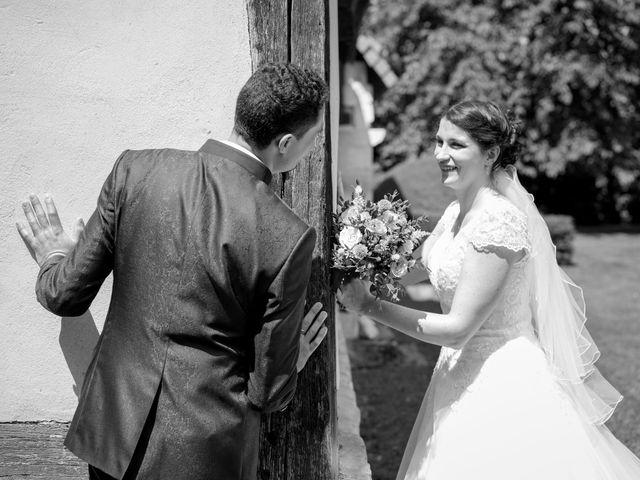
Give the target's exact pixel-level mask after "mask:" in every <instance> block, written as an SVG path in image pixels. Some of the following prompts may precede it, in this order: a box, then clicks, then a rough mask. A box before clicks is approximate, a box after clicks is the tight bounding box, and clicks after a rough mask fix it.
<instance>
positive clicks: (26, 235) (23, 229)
mask: <svg viewBox="0 0 640 480" xmlns="http://www.w3.org/2000/svg"><path fill="white" fill-rule="evenodd" d="M16 228H17V229H18V233H19V234H20V236H21V237H22V240H24V241H25V243H27V242H28V243H29V245H31V242H32V241H33V240H32V239H33V235H32V233H31V231H30V230H29V227H27V226H26V225H25V224H24V223H16Z"/></svg>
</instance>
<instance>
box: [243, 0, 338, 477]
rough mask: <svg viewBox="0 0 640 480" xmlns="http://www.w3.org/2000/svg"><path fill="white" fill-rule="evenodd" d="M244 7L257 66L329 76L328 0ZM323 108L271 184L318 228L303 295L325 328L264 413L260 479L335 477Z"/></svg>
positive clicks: (253, 1)
mask: <svg viewBox="0 0 640 480" xmlns="http://www.w3.org/2000/svg"><path fill="white" fill-rule="evenodd" d="M248 9H249V20H250V21H249V34H250V37H251V40H250V45H251V49H252V52H251V57H252V59H253V66H254V69H255V67H256V66H257V65H259V63H260V62H262V61H263V60H288V61H291V62H292V63H294V64H296V65H301V66H304V67H307V68H312V69H315V70H316V71H318V72H319V73H321V74H322V75H324V78H326V79H327V81H328V79H329V57H328V55H329V53H328V30H327V29H328V11H329V4H328V0H288V1H287V0H284V1H283V0H275V1H264V0H249V1H248ZM283 42H284V43H283ZM265 49H279V50H278V51H276V52H274V51H267V50H265ZM328 108H329V107H328V106H327V112H326V115H325V120H326V126H325V131H324V136H321V138H320V139H319V141H318V142H316V146H315V148H314V149H313V150H312V151H311V153H310V154H309V155H308V156H307V157H306V158H305V159H304V160H303V161H302V162H301V163H300V165H299V166H298V167H297V168H296V169H295V170H294V171H292V172H290V173H289V174H285V175H275V176H274V180H273V181H272V188H273V189H274V191H275V192H276V193H278V194H279V195H280V196H281V198H282V199H283V200H284V201H285V202H287V203H288V204H289V205H291V207H292V208H293V210H294V211H295V212H296V213H297V214H298V215H299V216H300V217H301V218H303V219H304V220H305V221H307V222H308V223H309V224H310V225H312V226H313V227H315V229H316V231H317V233H318V240H317V242H316V248H315V251H314V265H313V270H312V273H311V281H310V284H309V289H308V292H307V301H308V303H309V304H311V303H312V302H316V301H321V302H322V303H323V304H324V306H325V309H326V310H327V312H328V313H329V318H328V320H327V323H328V325H329V327H330V331H329V334H328V337H327V340H325V342H323V345H322V346H321V347H320V348H319V349H318V351H317V352H316V353H315V354H314V357H313V358H312V359H311V361H310V362H309V363H308V365H307V366H306V368H305V370H304V371H303V372H302V374H301V375H300V377H299V380H298V388H297V391H296V396H295V398H294V400H293V401H292V403H291V404H290V406H289V408H288V409H287V410H286V411H285V412H283V413H277V414H272V415H269V416H265V418H264V420H263V424H262V432H261V440H260V443H261V452H260V466H259V475H258V476H259V478H260V479H261V480H294V479H295V480H298V479H314V480H316V479H317V480H334V479H337V478H338V452H337V448H338V447H337V428H336V343H335V324H334V318H335V316H334V312H333V305H334V299H333V295H332V294H331V291H330V272H329V265H330V257H331V198H332V197H331V161H330V160H331V152H330V145H331V142H330V138H329V132H330V129H329V118H330V116H329V112H328Z"/></svg>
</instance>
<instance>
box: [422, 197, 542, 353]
mask: <svg viewBox="0 0 640 480" xmlns="http://www.w3.org/2000/svg"><path fill="white" fill-rule="evenodd" d="M487 200H488V201H487V202H486V205H485V206H484V208H483V209H482V210H481V211H479V212H477V214H476V215H475V216H474V218H472V219H470V221H469V222H468V223H467V224H465V225H464V226H463V227H462V228H461V229H460V230H459V231H458V232H457V234H455V235H454V233H453V226H454V223H455V221H456V218H457V217H458V213H459V210H460V209H459V205H458V202H453V203H451V204H450V205H449V207H447V209H446V210H445V213H444V215H443V216H442V218H441V219H440V221H439V222H438V224H437V225H436V228H435V229H434V231H433V233H432V235H435V236H436V237H437V239H436V240H435V243H434V244H433V247H432V248H431V251H430V252H429V255H428V258H423V263H425V266H426V267H427V268H428V271H429V278H430V280H431V283H432V284H433V286H434V288H435V290H436V292H437V294H438V297H439V299H440V304H441V308H442V310H443V312H444V313H448V312H449V311H450V309H451V304H452V302H453V298H454V295H455V293H456V287H457V285H458V281H459V278H460V272H461V271H462V266H463V262H464V257H465V251H467V249H468V248H475V249H476V250H479V251H485V252H491V251H494V250H498V249H508V250H510V251H513V252H524V256H523V258H522V259H521V260H519V261H518V262H516V263H515V264H513V265H512V266H511V269H510V271H509V273H508V276H507V280H506V282H505V286H504V288H503V291H502V292H501V293H500V297H499V299H498V302H497V304H496V307H495V309H494V311H493V312H492V313H491V315H490V317H489V318H488V319H487V320H486V321H485V322H484V324H483V325H482V327H481V328H480V329H479V331H478V332H477V333H476V335H475V337H474V339H475V340H476V341H477V340H478V339H479V338H482V337H485V338H487V339H488V338H493V339H498V338H502V339H509V338H514V337H515V336H518V335H519V334H521V333H523V332H530V331H532V326H531V313H530V307H529V282H528V280H527V265H528V260H529V254H530V250H531V245H530V243H529V238H528V233H527V223H526V218H525V215H524V214H523V213H522V212H521V211H520V210H518V208H516V207H515V206H514V205H513V204H512V203H510V202H509V201H508V200H507V199H505V198H504V197H502V196H501V195H500V194H498V193H492V194H491V196H490V197H489V198H488V199H487ZM472 340H473V339H472Z"/></svg>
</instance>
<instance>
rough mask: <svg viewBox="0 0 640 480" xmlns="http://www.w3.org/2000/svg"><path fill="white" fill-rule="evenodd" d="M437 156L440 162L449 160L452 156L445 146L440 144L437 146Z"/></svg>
mask: <svg viewBox="0 0 640 480" xmlns="http://www.w3.org/2000/svg"><path fill="white" fill-rule="evenodd" d="M435 157H436V160H437V161H438V163H442V162H448V161H449V160H450V158H451V156H450V155H449V152H448V150H447V148H446V147H445V146H440V147H437V148H436V151H435Z"/></svg>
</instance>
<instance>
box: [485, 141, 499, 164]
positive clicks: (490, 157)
mask: <svg viewBox="0 0 640 480" xmlns="http://www.w3.org/2000/svg"><path fill="white" fill-rule="evenodd" d="M499 156H500V147H499V146H498V145H495V146H493V147H491V148H490V149H489V150H487V165H488V166H489V167H492V166H493V164H494V163H496V161H497V160H498V157H499Z"/></svg>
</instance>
